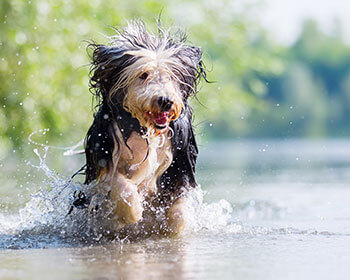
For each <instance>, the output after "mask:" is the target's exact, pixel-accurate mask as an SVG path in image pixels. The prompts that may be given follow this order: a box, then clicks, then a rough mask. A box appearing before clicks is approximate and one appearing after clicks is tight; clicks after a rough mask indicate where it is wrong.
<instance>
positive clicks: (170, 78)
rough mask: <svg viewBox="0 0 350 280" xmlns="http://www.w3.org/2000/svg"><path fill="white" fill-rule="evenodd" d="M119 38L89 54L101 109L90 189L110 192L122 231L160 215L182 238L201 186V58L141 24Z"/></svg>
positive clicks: (93, 134)
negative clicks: (150, 214) (189, 200)
mask: <svg viewBox="0 0 350 280" xmlns="http://www.w3.org/2000/svg"><path fill="white" fill-rule="evenodd" d="M116 31H117V35H115V36H113V37H111V38H110V39H111V42H110V45H101V44H95V43H92V44H90V45H89V47H88V49H89V50H90V55H91V65H92V66H91V71H90V91H91V92H92V93H93V94H94V95H95V96H96V97H97V100H98V105H97V111H96V113H95V114H94V121H93V124H92V125H91V127H90V129H89V131H88V133H87V136H86V139H85V154H86V173H85V174H86V180H85V184H90V183H93V182H96V183H97V185H98V186H99V188H101V189H103V190H105V191H106V192H108V198H109V199H110V200H111V201H112V202H113V203H114V215H115V216H116V217H117V220H118V222H119V223H120V225H130V224H135V223H138V222H140V221H141V220H142V219H143V215H144V212H145V208H148V209H150V208H152V209H159V208H162V209H163V210H164V211H165V212H164V213H165V215H164V221H163V222H162V225H161V231H162V232H164V233H166V234H177V233H179V232H180V231H181V230H182V228H183V227H184V225H185V223H186V221H185V218H184V217H185V213H184V211H186V210H185V207H184V204H185V203H186V193H187V192H188V191H189V190H190V189H193V188H196V187H197V184H196V180H195V165H196V159H197V154H198V148H197V144H196V140H195V135H194V132H193V127H192V109H191V107H190V105H189V104H188V98H189V97H190V96H194V95H195V94H196V93H197V85H198V83H199V80H200V78H201V77H202V78H204V79H205V78H206V73H205V69H204V66H203V63H202V51H201V49H200V48H199V47H195V46H192V45H189V44H187V43H186V35H185V34H184V33H181V32H177V33H176V34H175V35H172V34H171V33H170V32H168V31H166V30H164V29H163V28H162V27H158V33H157V34H153V33H151V32H148V31H147V30H146V27H145V25H144V23H142V22H141V21H135V22H131V23H129V25H128V26H127V27H126V28H124V29H118V30H116ZM150 205H151V206H150ZM94 207H96V205H95V204H90V208H91V209H95V208H94ZM154 211H156V210H154Z"/></svg>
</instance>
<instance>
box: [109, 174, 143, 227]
mask: <svg viewBox="0 0 350 280" xmlns="http://www.w3.org/2000/svg"><path fill="white" fill-rule="evenodd" d="M111 199H112V201H115V202H116V208H115V214H116V216H117V217H118V220H119V222H121V223H123V224H134V223H136V222H138V221H139V220H141V219H142V212H143V206H142V196H141V195H140V194H139V193H138V191H137V186H136V185H135V184H134V183H133V182H132V181H131V180H129V179H127V178H126V177H125V176H124V175H122V174H117V176H116V178H115V179H114V180H113V185H112V189H111Z"/></svg>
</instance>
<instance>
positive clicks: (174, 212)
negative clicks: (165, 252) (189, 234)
mask: <svg viewBox="0 0 350 280" xmlns="http://www.w3.org/2000/svg"><path fill="white" fill-rule="evenodd" d="M186 208H187V204H186V197H185V196H182V197H179V198H177V199H176V200H175V202H174V203H173V204H172V205H171V206H170V207H169V209H168V210H167V212H166V221H165V223H166V224H165V228H164V231H163V233H164V234H165V235H167V236H176V235H178V234H179V233H180V232H182V230H183V229H184V228H185V226H186V215H185V213H186Z"/></svg>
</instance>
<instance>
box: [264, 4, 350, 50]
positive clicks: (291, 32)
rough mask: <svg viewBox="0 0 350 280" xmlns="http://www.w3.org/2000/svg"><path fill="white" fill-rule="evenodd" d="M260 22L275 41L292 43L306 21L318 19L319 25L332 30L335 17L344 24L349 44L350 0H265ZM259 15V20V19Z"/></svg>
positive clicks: (343, 28)
mask: <svg viewBox="0 0 350 280" xmlns="http://www.w3.org/2000/svg"><path fill="white" fill-rule="evenodd" d="M262 1H263V3H264V5H261V9H259V14H258V21H259V22H261V24H262V25H263V26H264V27H265V28H266V29H267V30H268V31H269V32H271V37H273V38H274V39H276V41H278V42H280V43H282V44H286V45H289V44H291V43H293V42H294V41H295V39H296V38H297V36H298V35H299V33H300V31H301V27H302V24H303V22H304V20H306V19H309V18H312V19H315V20H316V21H317V22H318V23H319V25H320V28H321V29H322V30H323V31H325V32H328V33H331V32H332V28H333V27H334V22H335V19H338V20H339V21H340V23H341V24H342V31H343V34H344V39H345V41H346V42H347V43H348V44H350V0H262ZM259 18H260V19H259Z"/></svg>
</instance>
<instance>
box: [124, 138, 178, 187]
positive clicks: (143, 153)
mask: <svg viewBox="0 0 350 280" xmlns="http://www.w3.org/2000/svg"><path fill="white" fill-rule="evenodd" d="M120 152H121V153H120V159H119V162H118V170H119V172H122V173H124V174H125V175H126V176H127V177H128V178H129V179H130V180H131V181H133V183H135V184H137V185H139V186H140V188H144V189H148V190H149V191H154V190H155V184H156V180H157V178H158V177H159V176H161V175H162V174H163V172H164V171H165V170H166V169H167V168H168V167H169V165H170V163H171V161H172V153H171V141H170V139H168V137H166V136H165V135H160V136H153V137H149V138H147V140H146V139H145V138H143V137H142V136H141V135H140V134H138V133H136V132H133V133H132V134H131V135H130V138H129V139H128V141H127V143H126V144H123V145H121V151H120Z"/></svg>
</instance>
